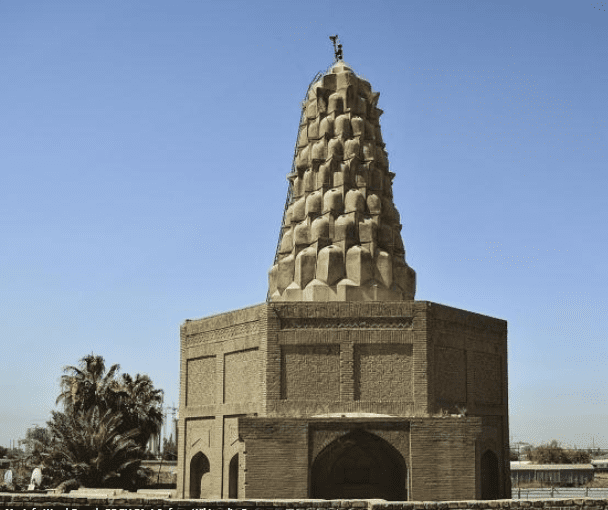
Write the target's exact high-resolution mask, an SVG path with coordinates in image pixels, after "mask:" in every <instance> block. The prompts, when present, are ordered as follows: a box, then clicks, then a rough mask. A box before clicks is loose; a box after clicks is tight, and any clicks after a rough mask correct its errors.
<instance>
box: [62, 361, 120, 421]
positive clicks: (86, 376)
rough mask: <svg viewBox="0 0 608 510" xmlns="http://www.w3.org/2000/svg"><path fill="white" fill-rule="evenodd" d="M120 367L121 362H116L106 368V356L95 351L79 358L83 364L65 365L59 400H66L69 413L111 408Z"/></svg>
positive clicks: (64, 402)
mask: <svg viewBox="0 0 608 510" xmlns="http://www.w3.org/2000/svg"><path fill="white" fill-rule="evenodd" d="M119 369H120V365H118V364H115V365H112V366H111V367H110V370H108V371H107V372H106V366H105V361H104V359H103V357H102V356H97V355H95V354H93V353H91V354H89V355H87V356H85V357H84V358H82V359H81V360H80V368H79V367H74V366H67V367H64V369H63V371H64V372H67V374H64V375H62V376H61V383H60V384H61V394H60V395H59V396H58V397H57V403H59V402H63V405H64V409H65V411H66V412H67V413H77V412H81V411H85V412H86V411H88V410H89V409H91V408H92V407H98V408H99V409H100V410H103V411H105V410H107V409H110V408H112V407H113V402H112V400H113V398H112V397H113V395H112V393H113V390H114V389H115V386H116V379H115V377H116V373H117V372H118V370H119Z"/></svg>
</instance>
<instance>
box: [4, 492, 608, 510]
mask: <svg viewBox="0 0 608 510" xmlns="http://www.w3.org/2000/svg"><path fill="white" fill-rule="evenodd" d="M0 508H2V509H4V508H7V509H9V508H13V509H15V510H16V509H20V508H31V509H33V508H37V509H44V508H61V509H62V510H63V509H65V508H69V509H76V508H77V509H85V508H87V509H88V508H98V509H99V510H101V509H106V508H125V509H134V508H154V509H156V510H161V509H162V510H169V509H173V510H180V509H184V510H186V509H194V508H200V509H203V508H204V509H205V510H238V509H243V510H244V509H246V510H309V509H313V508H327V509H332V508H336V509H337V508H340V509H345V510H346V509H351V510H355V509H356V510H362V509H365V510H448V509H462V510H477V509H479V510H481V509H486V508H538V509H545V510H570V509H571V510H576V509H577V508H580V509H584V510H607V509H608V500H607V499H592V498H582V499H539V500H534V501H518V500H511V499H505V500H495V501H442V502H436V501H424V502H423V501H408V502H401V501H400V502H385V501H379V500H352V499H351V500H310V499H309V500H306V499H295V500H293V499H291V500H287V499H284V500H267V499H265V500H261V499H258V500H252V499H246V500H191V499H160V498H140V497H137V496H132V497H122V496H121V497H120V498H84V497H71V496H69V495H49V494H22V493H19V494H11V493H0Z"/></svg>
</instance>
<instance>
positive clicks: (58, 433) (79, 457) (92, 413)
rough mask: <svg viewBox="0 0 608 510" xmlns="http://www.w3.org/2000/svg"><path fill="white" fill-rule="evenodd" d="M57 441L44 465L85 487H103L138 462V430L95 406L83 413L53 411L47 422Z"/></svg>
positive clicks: (117, 416) (45, 455) (46, 455)
mask: <svg viewBox="0 0 608 510" xmlns="http://www.w3.org/2000/svg"><path fill="white" fill-rule="evenodd" d="M48 425H49V428H50V430H51V433H52V434H53V437H54V439H55V441H54V442H53V444H52V447H51V448H49V449H48V451H47V452H45V454H44V457H45V465H47V466H49V467H50V466H52V467H53V468H54V469H56V470H59V471H61V472H62V473H63V474H64V476H63V478H73V479H76V480H78V482H79V483H80V484H83V485H85V486H86V487H103V486H105V485H108V484H111V482H112V481H116V480H118V479H119V478H120V477H121V474H122V472H125V471H127V470H129V469H130V468H131V467H132V466H134V465H136V466H137V467H138V466H139V462H140V458H139V455H138V453H139V446H138V444H137V442H136V441H135V439H134V437H135V435H136V434H137V430H131V431H128V432H126V433H124V432H122V431H121V430H120V429H121V417H120V415H119V414H116V413H113V412H112V411H111V410H108V411H105V412H103V413H102V411H100V410H99V408H98V407H92V408H91V409H89V410H88V411H86V412H84V413H77V414H74V415H67V414H65V413H57V412H55V413H53V418H52V419H51V421H49V423H48Z"/></svg>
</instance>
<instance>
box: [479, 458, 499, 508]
mask: <svg viewBox="0 0 608 510" xmlns="http://www.w3.org/2000/svg"><path fill="white" fill-rule="evenodd" d="M498 489H499V487H498V457H497V456H496V454H495V453H494V452H493V451H491V450H486V451H485V453H484V454H483V455H482V456H481V499H498V497H499V490H498Z"/></svg>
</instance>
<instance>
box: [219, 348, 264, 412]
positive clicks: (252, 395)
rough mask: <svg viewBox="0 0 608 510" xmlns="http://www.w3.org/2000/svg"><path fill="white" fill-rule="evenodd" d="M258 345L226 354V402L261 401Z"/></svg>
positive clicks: (260, 371)
mask: <svg viewBox="0 0 608 510" xmlns="http://www.w3.org/2000/svg"><path fill="white" fill-rule="evenodd" d="M260 364H261V360H260V352H259V349H258V348H257V347H255V348H253V349H246V350H243V351H236V352H229V353H226V354H225V355H224V403H225V404H229V403H233V402H259V401H260V399H261V393H260V392H261V390H262V380H261V376H262V370H261V365H260Z"/></svg>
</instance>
